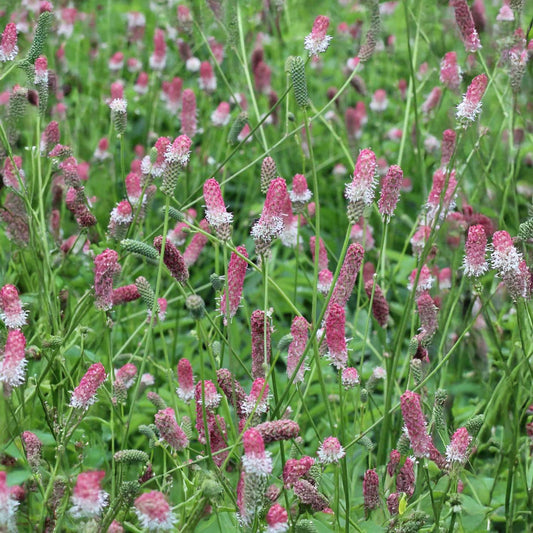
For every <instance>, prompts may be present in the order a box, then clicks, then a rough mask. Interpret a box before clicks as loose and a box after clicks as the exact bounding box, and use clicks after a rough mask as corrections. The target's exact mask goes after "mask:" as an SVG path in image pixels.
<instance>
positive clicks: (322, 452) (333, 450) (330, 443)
mask: <svg viewBox="0 0 533 533" xmlns="http://www.w3.org/2000/svg"><path fill="white" fill-rule="evenodd" d="M316 454H317V455H318V459H319V460H320V462H321V463H322V464H332V463H338V462H339V461H340V460H341V459H342V458H343V457H344V456H345V455H346V452H345V451H344V448H343V447H342V446H341V443H340V442H339V440H338V439H337V438H336V437H328V438H326V439H325V440H324V442H323V443H322V444H321V445H320V448H319V449H318V451H317V452H316Z"/></svg>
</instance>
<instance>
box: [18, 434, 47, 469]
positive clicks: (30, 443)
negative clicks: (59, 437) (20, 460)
mask: <svg viewBox="0 0 533 533" xmlns="http://www.w3.org/2000/svg"><path fill="white" fill-rule="evenodd" d="M20 438H21V439H22V442H23V443H24V449H25V451H26V458H27V460H28V463H29V465H30V466H31V467H32V468H37V467H38V466H39V464H40V462H41V449H42V447H43V443H42V442H41V441H40V440H39V437H37V435H35V433H32V432H31V431H24V432H23V433H22V435H21V436H20Z"/></svg>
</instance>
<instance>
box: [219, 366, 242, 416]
mask: <svg viewBox="0 0 533 533" xmlns="http://www.w3.org/2000/svg"><path fill="white" fill-rule="evenodd" d="M217 383H218V386H219V387H220V388H221V389H222V391H223V392H224V395H225V396H226V398H227V400H228V402H229V404H230V405H232V406H233V408H234V409H235V412H236V413H237V417H238V418H239V419H242V418H245V414H244V411H243V408H242V406H243V403H244V401H245V400H246V392H245V391H244V389H243V388H242V385H241V384H240V383H239V382H238V381H237V380H236V379H235V378H234V377H233V374H232V373H231V372H230V371H229V370H228V369H227V368H220V369H219V370H217Z"/></svg>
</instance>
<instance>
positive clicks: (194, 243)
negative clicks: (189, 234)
mask: <svg viewBox="0 0 533 533" xmlns="http://www.w3.org/2000/svg"><path fill="white" fill-rule="evenodd" d="M198 226H200V229H202V230H203V231H204V232H206V233H209V223H208V222H207V220H206V219H205V218H204V219H202V220H200V222H199V223H198ZM208 240H209V239H208V238H207V237H206V236H205V235H204V234H203V233H200V232H198V233H195V234H194V235H193V238H192V239H191V242H190V243H189V246H187V248H185V251H184V252H183V260H184V261H185V265H186V266H187V268H188V267H190V266H191V265H194V263H196V261H197V260H198V258H199V257H200V254H201V252H202V250H203V249H204V247H205V245H206V244H207V241H208Z"/></svg>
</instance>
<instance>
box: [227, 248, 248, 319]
mask: <svg viewBox="0 0 533 533" xmlns="http://www.w3.org/2000/svg"><path fill="white" fill-rule="evenodd" d="M235 250H236V251H237V252H238V253H239V254H240V255H242V256H244V257H246V258H248V252H247V251H246V248H245V247H244V245H243V246H237V248H236V249H235ZM247 266H248V263H247V262H246V261H245V260H244V259H243V258H242V257H240V256H239V255H238V254H236V253H235V252H232V254H231V258H230V261H229V264H228V291H227V292H226V290H224V293H223V294H222V297H221V299H220V313H221V314H222V315H223V316H224V324H225V325H227V324H228V321H229V320H231V319H232V318H233V317H234V316H235V314H236V313H237V309H238V308H239V304H240V303H241V298H242V291H243V287H244V277H245V275H246V268H247Z"/></svg>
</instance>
